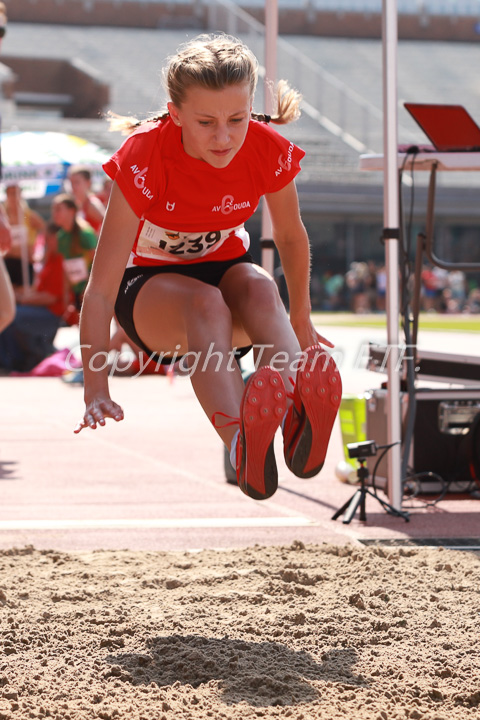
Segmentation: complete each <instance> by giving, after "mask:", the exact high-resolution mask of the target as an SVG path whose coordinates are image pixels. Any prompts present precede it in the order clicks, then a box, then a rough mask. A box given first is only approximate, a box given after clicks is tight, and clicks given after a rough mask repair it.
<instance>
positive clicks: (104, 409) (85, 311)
mask: <svg viewBox="0 0 480 720" xmlns="http://www.w3.org/2000/svg"><path fill="white" fill-rule="evenodd" d="M138 224H139V219H138V217H137V216H136V215H135V213H134V212H133V210H132V209H131V207H130V205H129V204H128V203H127V201H126V199H125V197H124V195H123V193H122V191H121V190H120V188H119V187H118V185H117V183H114V184H113V188H112V194H111V196H110V202H109V205H108V210H107V213H106V215H105V219H104V221H103V226H102V230H101V233H100V237H99V240H98V246H97V250H96V253H95V260H94V262H93V266H92V271H91V274H90V279H89V281H88V285H87V288H86V290H85V296H84V299H83V306H82V314H81V319H80V342H81V348H82V361H83V373H84V383H85V413H84V416H83V418H82V420H80V422H79V423H78V425H77V426H76V428H75V430H74V432H76V433H79V432H80V431H81V430H82V429H83V428H86V427H90V428H92V429H93V430H94V429H95V428H96V427H97V423H98V424H99V425H105V418H107V417H111V418H113V419H114V420H116V421H119V420H122V419H123V410H122V408H121V407H120V406H119V405H117V403H115V402H113V400H111V398H110V393H109V389H108V367H107V356H108V350H109V343H110V323H111V320H112V317H113V312H114V307H115V300H116V297H117V293H118V288H119V285H120V282H121V279H122V277H123V273H124V271H125V267H126V265H127V261H128V256H129V254H130V250H131V249H132V246H133V242H134V240H135V237H136V234H137V230H138Z"/></svg>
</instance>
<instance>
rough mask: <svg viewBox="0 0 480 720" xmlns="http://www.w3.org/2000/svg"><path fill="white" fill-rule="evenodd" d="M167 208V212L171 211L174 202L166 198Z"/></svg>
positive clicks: (173, 207) (173, 208)
mask: <svg viewBox="0 0 480 720" xmlns="http://www.w3.org/2000/svg"><path fill="white" fill-rule="evenodd" d="M167 210H168V212H173V210H175V203H174V202H173V203H171V202H168V200H167Z"/></svg>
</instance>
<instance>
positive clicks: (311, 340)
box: [293, 320, 335, 350]
mask: <svg viewBox="0 0 480 720" xmlns="http://www.w3.org/2000/svg"><path fill="white" fill-rule="evenodd" d="M293 329H294V330H295V334H296V336H297V339H298V342H299V343H300V347H301V348H302V350H306V349H307V348H308V347H311V345H318V344H320V345H326V346H327V347H330V348H333V347H335V346H334V344H333V343H332V342H330V340H327V338H325V337H323V335H320V333H318V332H317V331H316V330H315V327H314V325H313V323H312V321H311V320H308V322H306V323H302V325H298V326H296V327H295V326H294V327H293Z"/></svg>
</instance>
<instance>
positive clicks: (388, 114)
mask: <svg viewBox="0 0 480 720" xmlns="http://www.w3.org/2000/svg"><path fill="white" fill-rule="evenodd" d="M382 2H383V10H382V42H383V154H384V197H383V219H384V230H383V234H384V239H385V263H386V269H387V297H386V303H387V305H386V308H387V342H388V348H389V353H388V364H387V374H388V392H387V438H388V443H389V444H391V443H396V444H395V445H394V446H393V447H392V448H391V450H389V452H388V455H387V457H388V496H389V500H390V504H391V505H392V506H393V507H394V508H395V509H396V510H400V509H401V504H402V494H403V492H402V478H401V444H400V443H401V438H402V429H401V410H400V408H401V401H400V372H399V370H398V360H399V355H400V352H399V327H398V324H399V310H400V307H399V227H400V213H399V177H398V165H397V157H398V122H397V51H398V27H397V19H398V16H397V0H382Z"/></svg>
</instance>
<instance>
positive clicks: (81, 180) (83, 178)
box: [68, 165, 105, 236]
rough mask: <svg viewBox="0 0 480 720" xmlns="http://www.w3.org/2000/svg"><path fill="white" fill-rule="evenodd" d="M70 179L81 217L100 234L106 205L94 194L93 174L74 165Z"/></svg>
mask: <svg viewBox="0 0 480 720" xmlns="http://www.w3.org/2000/svg"><path fill="white" fill-rule="evenodd" d="M68 179H69V180H70V184H71V186H72V195H73V197H74V198H75V202H76V204H77V208H78V213H79V217H81V218H83V219H84V220H86V222H87V223H88V224H89V225H90V226H91V227H92V228H93V229H94V230H95V233H96V235H97V236H98V233H99V232H100V228H101V227H102V222H103V218H104V215H105V205H104V204H103V202H102V201H101V200H100V199H99V198H98V197H97V196H96V195H94V194H93V192H92V174H91V172H90V170H89V169H88V168H87V167H85V166H83V165H73V166H72V167H71V168H70V170H69V172H68Z"/></svg>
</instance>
